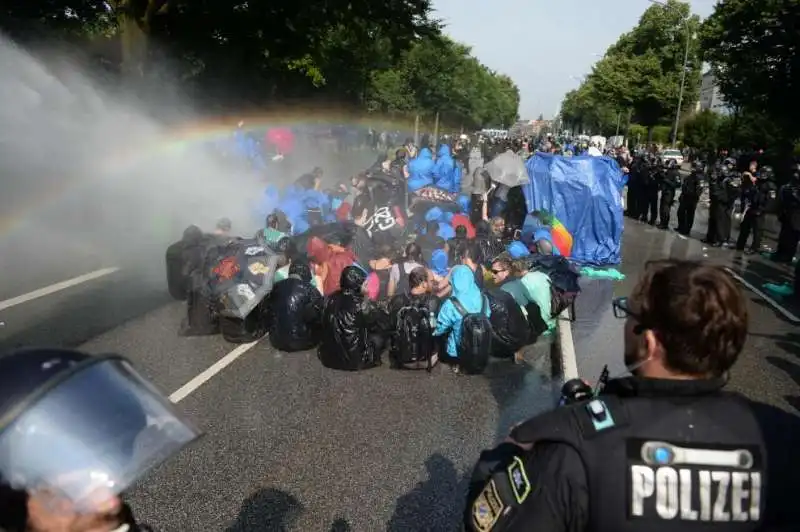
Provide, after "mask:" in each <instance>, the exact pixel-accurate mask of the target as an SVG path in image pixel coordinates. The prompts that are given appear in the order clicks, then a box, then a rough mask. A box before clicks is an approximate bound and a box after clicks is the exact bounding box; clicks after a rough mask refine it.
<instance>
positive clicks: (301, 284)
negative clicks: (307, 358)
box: [268, 261, 322, 352]
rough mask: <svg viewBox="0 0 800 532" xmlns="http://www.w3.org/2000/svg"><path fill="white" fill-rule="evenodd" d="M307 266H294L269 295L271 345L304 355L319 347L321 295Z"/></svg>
mask: <svg viewBox="0 0 800 532" xmlns="http://www.w3.org/2000/svg"><path fill="white" fill-rule="evenodd" d="M311 279H312V278H311V268H310V267H309V265H308V263H306V262H301V261H294V262H292V264H291V266H290V267H289V278H288V279H285V280H283V281H279V282H278V283H276V284H275V286H273V287H272V292H270V295H269V302H268V305H269V315H270V327H269V341H270V343H271V344H272V347H274V348H275V349H280V350H281V351H288V352H293V351H304V350H306V349H311V348H312V347H314V346H316V345H317V344H318V343H319V335H320V322H319V318H320V312H322V295H321V294H320V293H319V290H317V289H316V288H315V287H314V286H313V285H312V284H311Z"/></svg>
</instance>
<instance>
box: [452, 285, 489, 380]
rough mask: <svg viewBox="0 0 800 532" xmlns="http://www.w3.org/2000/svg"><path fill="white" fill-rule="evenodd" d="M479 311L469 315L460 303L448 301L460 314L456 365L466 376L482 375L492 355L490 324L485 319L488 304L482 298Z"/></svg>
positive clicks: (454, 300)
mask: <svg viewBox="0 0 800 532" xmlns="http://www.w3.org/2000/svg"><path fill="white" fill-rule="evenodd" d="M482 300H483V304H482V305H481V311H480V312H478V313H470V312H468V311H467V309H465V308H464V305H462V304H461V302H460V301H459V300H458V299H456V298H454V297H451V298H450V301H452V302H453V305H454V306H455V307H456V310H457V311H458V313H459V314H461V316H462V317H461V338H459V340H458V364H459V366H461V370H462V371H463V372H464V373H466V374H468V375H479V374H481V373H483V370H485V369H486V366H487V365H488V364H489V355H491V353H492V324H491V322H490V321H489V318H487V317H486V309H487V308H488V306H489V302H488V301H487V299H486V296H482Z"/></svg>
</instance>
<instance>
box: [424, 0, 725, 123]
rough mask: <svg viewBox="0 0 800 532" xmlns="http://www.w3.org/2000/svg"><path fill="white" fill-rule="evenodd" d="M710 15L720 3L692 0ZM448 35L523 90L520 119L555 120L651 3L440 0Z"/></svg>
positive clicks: (697, 8)
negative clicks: (571, 93) (573, 92)
mask: <svg viewBox="0 0 800 532" xmlns="http://www.w3.org/2000/svg"><path fill="white" fill-rule="evenodd" d="M690 3H691V5H692V11H693V12H694V13H696V14H698V15H700V16H701V17H707V16H708V15H709V14H711V12H712V11H713V9H714V5H715V4H716V0H691V2H690ZM433 6H434V8H435V9H436V13H435V16H436V17H437V18H440V19H443V20H444V23H445V24H446V27H445V33H447V34H448V35H450V36H451V37H452V38H454V39H455V40H457V41H460V42H463V43H465V44H468V45H470V46H471V47H472V53H473V55H475V56H476V57H477V58H478V59H480V60H481V62H482V63H484V64H485V65H487V66H488V67H490V68H492V69H494V70H497V71H499V72H502V73H504V74H506V75H508V76H510V77H511V78H512V79H513V80H514V81H515V82H516V84H517V86H519V90H520V94H521V97H522V101H521V103H520V116H521V117H522V118H523V119H534V118H536V117H538V116H539V113H542V114H544V116H545V118H552V116H553V115H554V114H555V112H556V110H557V109H558V106H559V103H560V102H561V99H562V98H563V97H564V94H565V93H566V92H567V91H569V90H571V89H574V88H576V87H577V86H578V85H579V83H580V82H579V80H578V79H574V78H579V79H580V78H581V77H582V76H585V75H586V74H587V73H588V72H589V71H590V70H591V66H592V64H593V63H594V62H595V61H597V60H598V57H597V56H596V55H595V54H599V55H600V56H602V54H603V53H604V52H605V50H606V48H608V47H609V46H610V45H611V44H613V43H614V42H616V40H617V38H618V37H619V36H620V34H622V33H624V32H626V31H629V30H630V29H631V28H633V27H634V26H635V25H636V23H637V21H638V20H639V17H640V16H641V14H642V13H643V12H644V10H645V9H647V8H648V7H649V6H650V3H649V2H648V0H613V2H607V1H603V0H567V1H563V0H562V1H560V2H552V1H548V2H545V1H543V0H493V1H492V2H489V1H487V0H469V1H467V0H433Z"/></svg>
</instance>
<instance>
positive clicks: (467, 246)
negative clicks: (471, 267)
mask: <svg viewBox="0 0 800 532" xmlns="http://www.w3.org/2000/svg"><path fill="white" fill-rule="evenodd" d="M458 247H459V248H460V249H459V251H458V255H459V256H460V257H461V259H462V260H463V259H470V260H472V262H476V263H480V262H481V247H480V246H479V245H478V243H477V242H475V241H473V240H467V241H466V242H462V243H461V244H460V245H459V246H458Z"/></svg>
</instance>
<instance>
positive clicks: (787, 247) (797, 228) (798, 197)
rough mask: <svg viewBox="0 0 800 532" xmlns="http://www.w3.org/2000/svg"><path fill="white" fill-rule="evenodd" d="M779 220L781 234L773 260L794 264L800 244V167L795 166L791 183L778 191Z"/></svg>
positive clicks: (790, 179)
mask: <svg viewBox="0 0 800 532" xmlns="http://www.w3.org/2000/svg"><path fill="white" fill-rule="evenodd" d="M778 219H779V220H780V222H781V232H780V234H779V235H778V248H777V249H776V250H775V253H774V254H773V255H772V260H774V261H776V262H792V259H793V258H794V256H795V254H796V253H797V243H798V242H800V165H795V166H794V168H793V170H792V175H791V177H790V178H789V182H788V183H786V184H785V185H783V186H782V187H781V188H780V190H779V191H778Z"/></svg>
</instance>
